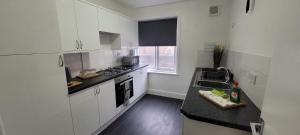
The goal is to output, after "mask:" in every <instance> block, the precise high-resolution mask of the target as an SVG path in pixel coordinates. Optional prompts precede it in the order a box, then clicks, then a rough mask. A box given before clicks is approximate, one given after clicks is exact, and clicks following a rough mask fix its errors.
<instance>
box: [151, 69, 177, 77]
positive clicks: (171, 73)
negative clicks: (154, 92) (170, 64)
mask: <svg viewBox="0 0 300 135" xmlns="http://www.w3.org/2000/svg"><path fill="white" fill-rule="evenodd" d="M148 73H149V74H163V75H175V76H179V74H178V73H177V72H168V71H157V70H149V71H148Z"/></svg>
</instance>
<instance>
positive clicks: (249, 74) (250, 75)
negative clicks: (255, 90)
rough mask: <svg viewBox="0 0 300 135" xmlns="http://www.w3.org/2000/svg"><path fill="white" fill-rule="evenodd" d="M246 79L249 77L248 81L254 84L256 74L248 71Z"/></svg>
mask: <svg viewBox="0 0 300 135" xmlns="http://www.w3.org/2000/svg"><path fill="white" fill-rule="evenodd" d="M248 79H249V81H250V83H251V84H252V85H256V80H257V74H256V73H254V72H249V73H248Z"/></svg>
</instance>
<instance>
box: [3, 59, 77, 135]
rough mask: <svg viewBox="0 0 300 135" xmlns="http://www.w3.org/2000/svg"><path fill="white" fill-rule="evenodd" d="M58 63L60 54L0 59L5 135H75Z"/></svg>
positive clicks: (63, 75) (64, 82) (62, 71)
mask: <svg viewBox="0 0 300 135" xmlns="http://www.w3.org/2000/svg"><path fill="white" fill-rule="evenodd" d="M61 60H62V59H61V57H60V54H34V55H12V56H1V57H0V62H1V66H0V73H1V77H0V86H1V89H0V108H1V109H0V115H1V118H2V121H1V123H2V125H3V127H4V129H3V131H5V132H6V134H7V135H73V134H74V133H73V127H72V119H71V113H70V105H69V98H68V89H67V87H66V78H65V74H64V72H65V69H64V68H63V66H62V65H60V64H62V61H61ZM3 131H2V132H3Z"/></svg>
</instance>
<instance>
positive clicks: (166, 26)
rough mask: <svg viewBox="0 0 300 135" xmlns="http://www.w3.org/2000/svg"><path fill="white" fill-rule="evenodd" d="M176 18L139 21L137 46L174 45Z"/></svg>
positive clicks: (175, 39)
mask: <svg viewBox="0 0 300 135" xmlns="http://www.w3.org/2000/svg"><path fill="white" fill-rule="evenodd" d="M176 41H177V18H171V19H163V20H154V21H141V22H139V46H176Z"/></svg>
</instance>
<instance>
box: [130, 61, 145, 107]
mask: <svg viewBox="0 0 300 135" xmlns="http://www.w3.org/2000/svg"><path fill="white" fill-rule="evenodd" d="M147 71H148V68H147V67H144V68H141V69H138V70H136V71H134V72H132V73H131V75H132V76H133V90H134V97H133V98H131V99H130V102H134V101H135V100H136V99H137V98H139V97H140V96H142V95H143V94H145V93H146V91H147V87H148V73H147Z"/></svg>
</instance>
